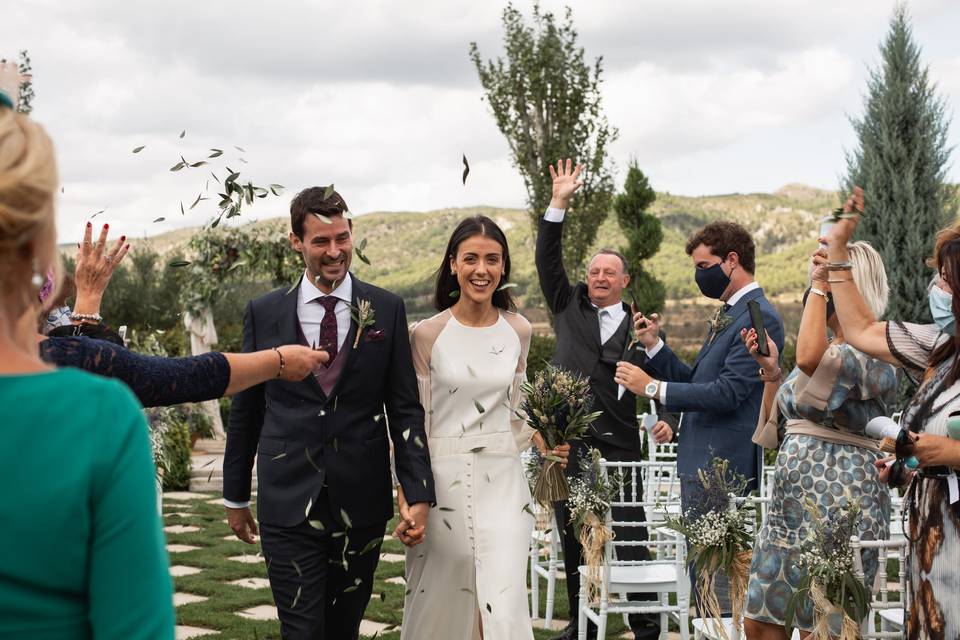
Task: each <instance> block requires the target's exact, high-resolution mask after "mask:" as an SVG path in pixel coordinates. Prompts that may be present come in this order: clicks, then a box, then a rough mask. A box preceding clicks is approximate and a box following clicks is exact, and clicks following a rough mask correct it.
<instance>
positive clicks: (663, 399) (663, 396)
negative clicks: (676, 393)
mask: <svg viewBox="0 0 960 640" xmlns="http://www.w3.org/2000/svg"><path fill="white" fill-rule="evenodd" d="M661 344H662V342H661ZM657 395H659V396H660V404H662V405H666V404H667V383H666V382H664V381H662V380H661V381H660V393H659V394H657Z"/></svg>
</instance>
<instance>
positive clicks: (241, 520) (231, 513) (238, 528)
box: [225, 507, 257, 544]
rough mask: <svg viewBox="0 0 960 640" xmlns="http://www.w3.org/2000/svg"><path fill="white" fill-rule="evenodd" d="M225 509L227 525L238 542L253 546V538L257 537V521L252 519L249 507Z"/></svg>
mask: <svg viewBox="0 0 960 640" xmlns="http://www.w3.org/2000/svg"><path fill="white" fill-rule="evenodd" d="M225 509H226V510H227V524H229V525H230V528H231V529H233V532H234V533H235V534H236V535H237V537H238V538H239V539H240V540H242V541H244V542H246V543H247V544H253V543H254V542H255V540H256V539H255V538H254V536H255V535H257V521H256V520H254V519H253V514H252V513H250V507H246V508H244V509H231V508H230V507H225Z"/></svg>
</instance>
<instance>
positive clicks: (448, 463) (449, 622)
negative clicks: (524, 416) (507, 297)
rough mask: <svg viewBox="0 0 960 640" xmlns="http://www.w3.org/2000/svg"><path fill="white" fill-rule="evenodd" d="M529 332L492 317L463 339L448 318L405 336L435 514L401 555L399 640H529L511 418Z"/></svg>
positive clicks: (521, 444) (523, 493) (523, 497)
mask: <svg viewBox="0 0 960 640" xmlns="http://www.w3.org/2000/svg"><path fill="white" fill-rule="evenodd" d="M530 335H531V329H530V323H529V322H527V321H526V319H524V318H523V317H522V316H520V315H517V314H514V313H509V312H505V311H501V312H500V317H499V319H498V321H497V322H496V324H494V325H492V326H489V327H468V326H465V325H463V324H460V322H458V321H457V320H456V318H455V317H454V316H453V314H452V313H451V312H450V311H449V310H447V311H443V312H441V313H440V314H438V315H436V316H434V317H432V318H430V319H428V320H424V321H423V322H421V323H419V324H418V325H417V326H416V327H415V328H414V331H413V338H412V343H413V359H414V366H415V367H416V370H417V380H418V382H419V385H420V398H421V402H422V403H423V406H424V409H425V411H426V413H427V418H426V424H427V435H428V442H429V448H430V460H431V464H432V466H433V476H434V481H435V484H436V492H437V506H436V508H434V509H432V510H431V511H430V518H429V521H428V523H427V532H426V539H425V541H424V543H423V544H421V545H419V546H416V547H413V548H412V549H407V564H406V582H407V596H406V600H405V602H404V608H403V625H402V631H401V638H402V639H404V640H407V639H409V640H426V639H428V638H444V639H445V640H478V639H479V638H480V633H479V622H480V619H482V623H483V634H484V637H485V638H486V640H530V639H532V638H533V632H532V630H531V624H530V611H529V606H528V602H527V585H526V567H527V558H528V549H529V544H530V534H531V532H532V530H533V523H534V521H533V516H532V515H531V512H530V507H529V505H530V491H529V488H528V486H527V481H526V478H525V476H524V473H523V467H522V464H521V462H520V450H521V449H524V448H526V447H528V446H529V445H530V436H531V435H532V431H531V430H530V429H529V427H527V426H526V425H525V424H524V422H523V421H522V420H520V419H518V418H517V416H516V413H515V410H516V408H517V406H518V405H519V402H520V386H521V384H522V383H523V380H524V377H525V372H526V359H527V353H528V351H529V349H530Z"/></svg>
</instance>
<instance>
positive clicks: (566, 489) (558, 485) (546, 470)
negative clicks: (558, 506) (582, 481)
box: [533, 460, 570, 508]
mask: <svg viewBox="0 0 960 640" xmlns="http://www.w3.org/2000/svg"><path fill="white" fill-rule="evenodd" d="M569 497H570V485H569V484H568V483H567V477H566V476H565V475H564V473H563V467H561V466H560V463H559V462H556V461H555V460H544V462H543V471H541V472H540V475H539V476H538V477H537V483H536V484H535V485H533V499H534V500H536V501H537V502H538V503H539V504H540V505H541V506H542V507H544V508H552V506H553V503H554V502H557V501H558V500H566V499H567V498H569Z"/></svg>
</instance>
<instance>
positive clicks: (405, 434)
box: [403, 428, 410, 442]
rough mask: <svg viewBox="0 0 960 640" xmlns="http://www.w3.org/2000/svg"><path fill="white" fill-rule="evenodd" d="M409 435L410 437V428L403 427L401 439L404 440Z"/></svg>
mask: <svg viewBox="0 0 960 640" xmlns="http://www.w3.org/2000/svg"><path fill="white" fill-rule="evenodd" d="M409 437H410V429H409V428H407V429H404V430H403V441H404V442H406V441H407V439H408V438H409Z"/></svg>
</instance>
